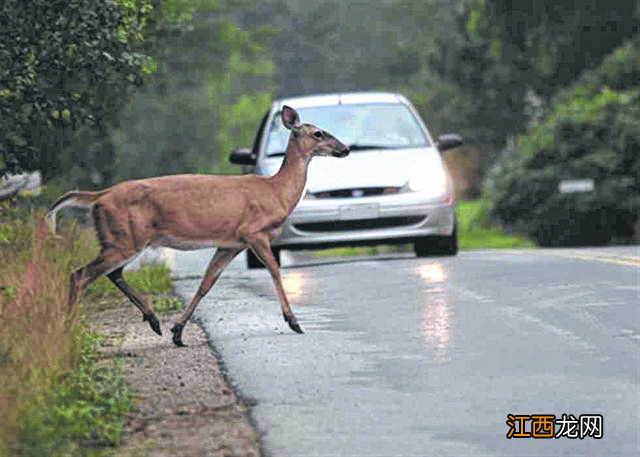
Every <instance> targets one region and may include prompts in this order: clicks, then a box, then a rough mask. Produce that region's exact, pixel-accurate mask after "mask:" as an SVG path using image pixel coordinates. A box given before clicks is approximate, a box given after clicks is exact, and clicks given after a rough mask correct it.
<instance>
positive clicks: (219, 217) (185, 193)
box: [48, 106, 349, 346]
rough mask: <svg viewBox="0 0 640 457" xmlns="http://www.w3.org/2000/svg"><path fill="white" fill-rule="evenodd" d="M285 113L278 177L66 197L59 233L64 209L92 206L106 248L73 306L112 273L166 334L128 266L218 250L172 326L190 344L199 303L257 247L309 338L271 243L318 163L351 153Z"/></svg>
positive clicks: (187, 180)
mask: <svg viewBox="0 0 640 457" xmlns="http://www.w3.org/2000/svg"><path fill="white" fill-rule="evenodd" d="M281 115H282V122H283V124H284V126H285V127H287V128H288V129H290V130H291V135H290V137H289V144H288V146H287V151H286V153H285V159H284V161H283V164H282V166H281V168H280V170H279V171H278V173H276V174H275V175H274V176H272V177H261V176H256V175H243V176H214V175H174V176H163V177H157V178H149V179H142V180H136V181H125V182H122V183H119V184H116V185H115V186H113V187H111V188H108V189H105V190H102V191H100V192H84V191H74V192H68V193H67V194H65V195H63V196H62V197H61V198H60V199H59V200H58V201H57V202H56V203H55V204H54V205H53V206H52V208H51V210H50V211H49V215H48V216H49V218H50V219H51V221H52V229H53V230H54V231H55V215H56V213H57V212H58V211H59V210H60V209H61V208H63V207H64V206H68V205H75V206H86V207H90V208H91V215H92V217H93V222H94V225H95V233H96V237H97V239H98V241H99V243H100V253H99V254H98V257H97V258H96V259H94V260H93V261H91V262H89V263H88V264H87V265H85V266H83V267H81V268H79V269H78V270H76V271H74V272H73V273H72V274H71V276H70V279H69V304H70V305H72V304H74V303H75V302H76V300H77V299H78V297H79V296H80V294H81V293H82V292H83V291H84V290H85V289H86V288H87V287H88V286H89V284H90V283H91V282H92V281H94V280H95V279H96V278H98V277H100V276H101V275H107V277H108V278H109V279H110V280H111V281H112V282H113V283H114V284H115V285H116V286H117V287H118V289H120V290H121V291H122V292H123V293H124V294H125V295H126V296H127V297H128V298H129V299H130V300H131V302H133V304H134V305H136V306H137V307H138V308H139V309H140V311H141V312H142V314H143V319H144V320H145V321H148V322H149V325H150V326H151V328H152V329H153V330H154V331H155V332H156V333H158V334H159V335H161V334H162V333H161V330H160V323H159V322H158V319H157V317H156V316H155V314H154V313H153V310H152V308H151V306H150V305H149V303H148V302H147V301H146V300H145V299H144V297H142V296H141V295H139V294H138V293H136V292H135V291H134V290H133V289H132V288H131V287H130V286H129V285H128V284H127V283H126V282H125V281H124V278H123V276H122V270H123V268H124V266H125V265H126V264H127V263H128V262H129V261H130V260H131V259H132V258H133V257H135V256H136V255H137V254H138V253H139V252H141V251H142V250H144V249H145V248H146V247H148V246H167V247H172V248H176V249H183V250H191V249H199V248H203V247H210V246H217V247H218V249H217V250H216V253H215V255H214V256H213V258H212V259H211V262H210V263H209V266H208V268H207V271H206V272H205V275H204V278H203V280H202V282H201V284H200V287H199V288H198V291H197V292H196V294H195V296H194V297H193V299H192V300H191V302H190V303H189V306H188V307H187V309H186V310H185V312H184V313H183V314H182V315H181V316H180V318H179V319H178V321H177V322H176V324H175V325H174V327H173V328H172V329H171V331H172V332H173V342H174V343H175V344H176V345H177V346H182V345H183V343H182V330H183V328H184V326H185V324H186V323H187V321H188V319H189V317H190V316H191V314H192V313H193V311H194V310H195V308H196V306H197V304H198V303H199V301H200V300H201V299H202V297H204V296H205V295H206V294H207V293H208V292H209V290H210V289H211V287H213V285H214V283H215V282H216V280H217V279H218V277H219V276H220V274H221V273H222V271H223V270H224V268H225V267H226V266H227V265H228V264H229V262H231V260H233V258H234V257H235V256H237V255H238V254H239V253H240V252H242V251H243V250H244V249H246V248H249V249H251V250H252V251H253V252H254V254H255V255H256V257H257V258H258V259H260V261H262V263H264V265H265V266H266V267H267V269H268V270H269V273H270V274H271V276H272V278H273V281H274V284H275V287H276V291H277V293H278V297H279V299H280V302H281V305H282V313H283V316H284V319H285V321H286V322H287V323H288V324H289V326H290V327H291V329H292V330H294V331H296V332H298V333H302V329H301V328H300V325H299V324H298V322H297V319H296V317H295V315H294V314H293V312H292V311H291V307H290V306H289V302H288V300H287V297H286V295H285V292H284V288H283V287H282V282H281V280H280V273H279V269H278V264H277V262H276V260H275V258H274V256H273V253H272V251H271V242H272V241H273V240H274V239H275V238H277V237H278V236H279V235H280V233H281V231H282V226H283V223H284V221H285V219H286V218H287V216H288V215H289V214H290V213H291V211H293V209H294V207H295V206H296V204H297V203H298V201H299V200H300V197H301V196H302V192H303V190H304V186H305V182H306V176H307V167H308V165H309V162H310V161H311V158H312V157H313V156H316V155H330V156H334V157H345V156H346V155H348V154H349V149H348V148H347V147H346V146H345V145H343V144H342V143H341V142H340V141H338V140H337V139H336V138H334V137H333V136H332V135H331V134H329V133H328V132H325V131H323V130H321V129H319V128H317V127H315V126H313V125H310V124H300V120H299V117H298V113H297V112H296V111H295V110H294V109H293V108H290V107H288V106H284V107H283V109H282V114H281Z"/></svg>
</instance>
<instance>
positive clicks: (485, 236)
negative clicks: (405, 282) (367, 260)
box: [314, 200, 536, 257]
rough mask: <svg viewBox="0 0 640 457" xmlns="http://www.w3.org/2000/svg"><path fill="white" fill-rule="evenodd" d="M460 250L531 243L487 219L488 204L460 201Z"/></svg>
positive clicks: (375, 250) (352, 250)
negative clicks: (506, 231)
mask: <svg viewBox="0 0 640 457" xmlns="http://www.w3.org/2000/svg"><path fill="white" fill-rule="evenodd" d="M457 215H458V237H459V248H460V250H472V249H516V248H519V249H523V248H535V247H536V245H535V243H534V242H533V241H531V240H528V239H527V238H524V237H522V236H520V235H517V234H509V233H505V232H504V231H503V230H502V229H501V228H500V227H499V226H496V225H494V224H492V222H491V220H490V218H489V201H488V200H473V201H462V202H459V203H458V205H457ZM411 251H412V245H411V244H403V245H398V246H387V245H381V246H367V247H340V248H333V249H325V250H320V251H314V256H316V257H340V256H345V257H348V256H360V255H362V256H365V255H375V254H381V253H388V252H411Z"/></svg>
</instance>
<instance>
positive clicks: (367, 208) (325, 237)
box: [273, 192, 455, 249]
mask: <svg viewBox="0 0 640 457" xmlns="http://www.w3.org/2000/svg"><path fill="white" fill-rule="evenodd" d="M442 200H443V198H442V197H439V198H437V199H433V198H427V197H426V196H425V195H424V194H422V193H420V192H404V193H399V194H394V195H383V196H375V197H360V198H323V199H303V200H301V201H300V203H299V204H298V206H297V207H296V208H295V209H294V211H293V212H292V213H291V215H290V216H289V218H288V219H287V221H286V222H285V225H284V228H283V231H282V234H281V236H280V238H278V239H277V240H274V241H273V246H274V247H279V248H284V249H311V248H322V247H330V246H340V245H359V244H386V243H389V244H390V243H402V242H411V241H412V240H414V239H415V238H419V237H423V236H429V235H451V234H452V233H453V230H454V226H455V204H454V203H444V202H443V201H442Z"/></svg>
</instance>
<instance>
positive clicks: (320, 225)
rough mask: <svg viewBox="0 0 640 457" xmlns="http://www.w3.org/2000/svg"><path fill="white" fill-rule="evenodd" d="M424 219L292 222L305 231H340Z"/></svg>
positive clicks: (390, 225)
mask: <svg viewBox="0 0 640 457" xmlns="http://www.w3.org/2000/svg"><path fill="white" fill-rule="evenodd" d="M424 220H425V216H403V217H381V218H378V219H355V220H351V221H330V222H305V223H302V224H294V225H293V227H294V228H295V229H297V230H302V231H305V232H340V231H348V230H368V229H369V230H370V229H381V228H392V227H402V226H405V225H414V224H417V223H419V222H422V221H424Z"/></svg>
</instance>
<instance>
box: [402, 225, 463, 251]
mask: <svg viewBox="0 0 640 457" xmlns="http://www.w3.org/2000/svg"><path fill="white" fill-rule="evenodd" d="M413 250H414V252H415V253H416V256H418V257H431V256H454V255H456V254H458V225H457V224H456V226H455V227H454V229H453V233H452V234H451V235H449V236H425V237H422V238H418V239H416V240H415V242H414V243H413Z"/></svg>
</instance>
